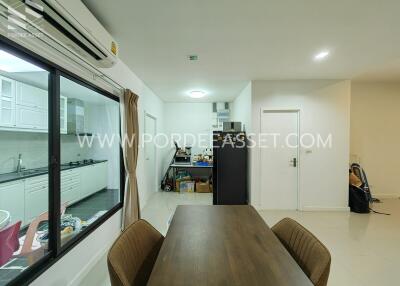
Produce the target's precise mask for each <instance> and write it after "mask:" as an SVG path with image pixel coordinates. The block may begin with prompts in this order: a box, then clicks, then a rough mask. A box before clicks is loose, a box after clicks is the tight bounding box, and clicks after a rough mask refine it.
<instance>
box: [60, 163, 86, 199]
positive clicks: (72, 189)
mask: <svg viewBox="0 0 400 286" xmlns="http://www.w3.org/2000/svg"><path fill="white" fill-rule="evenodd" d="M80 169H81V168H76V169H71V170H66V171H62V172H61V204H64V203H67V206H69V205H71V204H73V203H75V202H76V201H78V200H79V199H80V193H81V179H82V176H81V172H80Z"/></svg>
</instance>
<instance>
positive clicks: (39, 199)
mask: <svg viewBox="0 0 400 286" xmlns="http://www.w3.org/2000/svg"><path fill="white" fill-rule="evenodd" d="M48 201H49V176H48V175H42V176H37V177H32V178H28V179H25V224H29V223H30V222H31V221H32V220H33V219H35V218H36V217H37V216H39V215H40V214H42V213H44V212H47V211H48V209H49V203H48Z"/></svg>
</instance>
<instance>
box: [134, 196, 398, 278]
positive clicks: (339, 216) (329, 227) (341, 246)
mask: <svg viewBox="0 0 400 286" xmlns="http://www.w3.org/2000/svg"><path fill="white" fill-rule="evenodd" d="M211 201H212V196H211V194H197V193H195V194H188V193H185V194H178V193H163V192H159V193H155V194H154V195H153V196H152V197H151V198H150V200H149V203H148V204H147V205H146V206H145V208H144V209H143V211H142V216H143V218H145V219H147V220H148V221H150V223H152V224H153V225H154V226H155V227H156V228H157V229H158V230H159V231H160V232H162V233H164V234H165V233H166V231H167V228H168V220H169V219H170V218H171V216H172V215H173V213H174V211H175V208H176V206H177V205H181V204H211ZM374 208H375V209H376V210H380V211H384V212H389V213H391V214H392V215H391V216H385V215H379V214H372V213H371V214H362V215H361V214H354V213H346V212H296V211H259V213H260V215H261V216H262V217H263V218H264V220H265V221H266V222H267V224H268V225H269V226H272V225H274V224H275V223H276V222H278V221H279V220H280V219H282V218H284V217H291V218H294V219H296V220H297V221H299V222H300V223H301V224H303V225H304V226H305V227H307V228H308V229H309V230H310V231H311V232H313V233H314V234H315V235H316V236H317V237H318V238H319V239H320V240H321V241H322V242H323V243H324V244H325V245H326V246H327V247H328V249H329V250H330V251H331V254H332V267H331V274H330V279H329V284H328V285H329V286H370V285H371V286H372V285H385V286H386V285H388V286H391V285H399V276H398V273H397V271H398V267H399V265H400V200H397V199H391V200H383V202H382V203H381V204H375V205H374ZM194 223H195V218H194Z"/></svg>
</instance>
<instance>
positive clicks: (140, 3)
mask: <svg viewBox="0 0 400 286" xmlns="http://www.w3.org/2000/svg"><path fill="white" fill-rule="evenodd" d="M84 2H85V4H86V5H87V6H88V7H89V9H90V10H91V11H92V12H93V13H94V14H95V16H96V17H97V18H98V19H99V20H100V21H101V22H102V23H103V25H104V26H105V27H106V29H107V30H108V31H109V32H110V33H111V34H112V35H113V36H114V37H115V39H116V40H117V41H118V42H119V44H120V57H121V59H122V60H123V61H124V62H125V63H126V64H127V65H128V66H129V67H130V68H131V69H132V70H133V71H134V72H135V73H136V74H137V75H138V76H139V77H140V78H141V79H142V80H144V81H145V82H146V84H147V85H148V86H149V87H150V88H151V89H152V90H153V91H154V92H155V93H156V94H157V95H159V96H160V97H161V98H163V99H164V100H165V101H190V100H191V99H189V98H188V97H187V96H186V95H185V92H187V91H188V90H190V89H203V90H205V91H208V92H209V93H210V95H209V96H208V98H206V99H204V100H203V101H225V100H228V101H229V100H232V99H233V98H234V97H235V96H237V94H238V93H239V92H240V91H241V89H242V88H243V87H244V86H245V84H246V82H248V81H249V80H255V79H271V80H272V79H352V78H356V79H357V80H380V81H383V80H390V81H394V80H396V81H397V80H400V36H399V27H400V17H399V11H400V1H398V0H385V1H376V0H335V1H332V0H168V1H166V0H118V1H110V0H84ZM117 3H118V4H117ZM323 49H329V50H330V51H331V55H330V57H329V58H328V59H327V60H325V61H323V62H320V63H315V62H314V61H313V55H314V54H315V53H317V52H318V51H321V50H323ZM189 54H197V55H198V56H199V61H197V62H189V61H188V60H187V58H186V57H187V55H189ZM196 101H198V100H196Z"/></svg>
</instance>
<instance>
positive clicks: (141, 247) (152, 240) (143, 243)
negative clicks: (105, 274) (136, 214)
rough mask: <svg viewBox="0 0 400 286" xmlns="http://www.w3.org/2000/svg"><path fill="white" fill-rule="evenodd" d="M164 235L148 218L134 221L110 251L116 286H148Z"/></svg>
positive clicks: (112, 275)
mask: <svg viewBox="0 0 400 286" xmlns="http://www.w3.org/2000/svg"><path fill="white" fill-rule="evenodd" d="M163 241H164V237H163V236H162V235H161V234H160V233H159V232H158V231H157V230H156V229H155V228H154V227H153V226H151V225H150V224H149V223H148V222H147V221H145V220H138V221H136V222H134V223H132V224H131V225H130V226H129V227H128V228H127V229H126V230H124V231H123V232H122V234H121V235H120V236H119V237H118V239H117V240H116V241H115V242H114V244H113V246H112V247H111V249H110V251H109V253H108V258H107V260H108V271H109V273H110V280H111V285H112V286H142V285H146V284H147V282H148V280H149V277H150V274H151V271H152V270H153V266H154V263H155V262H156V259H157V256H158V253H159V251H160V248H161V246H162V243H163Z"/></svg>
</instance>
